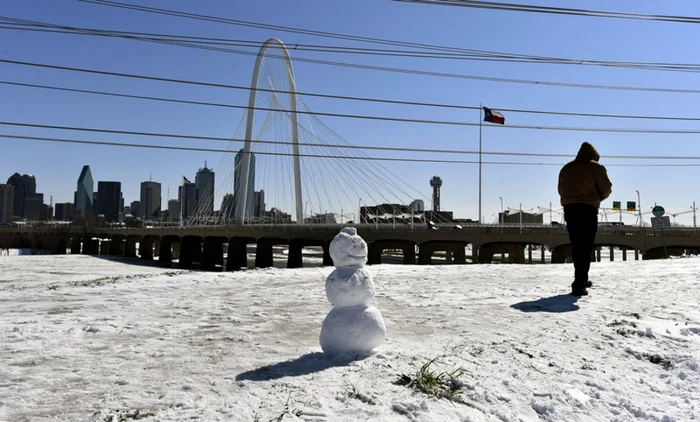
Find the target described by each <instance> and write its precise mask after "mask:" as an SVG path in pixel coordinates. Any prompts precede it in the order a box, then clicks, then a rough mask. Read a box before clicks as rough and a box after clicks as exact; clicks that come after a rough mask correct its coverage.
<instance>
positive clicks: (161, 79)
mask: <svg viewBox="0 0 700 422" xmlns="http://www.w3.org/2000/svg"><path fill="white" fill-rule="evenodd" d="M0 63H7V64H14V65H21V66H32V67H40V68H48V69H55V70H64V71H71V72H82V73H91V74H98V75H105V76H116V77H125V78H133V79H142V80H150V81H158V82H168V83H178V84H187V85H199V86H207V87H215V88H227V89H236V90H246V91H250V90H252V89H253V88H251V87H247V86H241V85H228V84H220V83H213V82H201V81H191V80H183V79H172V78H164V77H155V76H146V75H137V74H131V73H119V72H109V71H102V70H94V69H84V68H75V67H67V66H57V65H49V64H43V63H31V62H22V61H15V60H3V59H0ZM0 83H2V84H6V85H17V86H26V87H33V88H44V89H53V90H60V91H72V92H82V93H89V94H99V95H114V96H124V97H131V98H142V99H151V100H162V101H174V102H183V103H191V104H198V103H201V104H203V105H215V104H214V103H205V102H197V101H188V100H170V99H162V98H157V97H146V96H138V95H128V94H116V93H105V92H100V91H93V90H81V89H74V88H64V87H55V86H49V85H39V84H24V83H19V82H11V81H2V82H0ZM255 90H256V91H260V92H271V93H282V94H296V95H301V96H309V97H319V98H330V99H340V100H351V101H365V102H375V103H384V104H397V105H411V106H423V107H438V108H452V109H462V110H479V109H480V107H478V106H466V105H456V104H438V103H427V102H415V101H401V100H392V99H381V98H368V97H354V96H345V95H331V94H320V93H313V92H303V91H298V92H293V91H283V90H277V89H266V88H255ZM687 92H689V93H690V92H691V90H688V91H687ZM692 92H693V93H698V94H700V90H692ZM221 106H226V105H221ZM498 110H500V111H506V112H514V113H531V114H551V115H560V116H578V117H600V118H619V119H649V120H673V121H700V118H695V117H671V116H644V115H623V114H601V113H575V112H562V111H548V110H526V109H514V108H500V107H499V108H498ZM509 127H512V126H510V125H509Z"/></svg>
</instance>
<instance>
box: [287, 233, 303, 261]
mask: <svg viewBox="0 0 700 422" xmlns="http://www.w3.org/2000/svg"><path fill="white" fill-rule="evenodd" d="M303 246H304V245H303V244H302V243H301V242H299V241H298V240H294V239H292V241H291V242H289V255H288V256H287V268H301V267H303V266H304V259H303V258H302V254H301V249H302V248H303Z"/></svg>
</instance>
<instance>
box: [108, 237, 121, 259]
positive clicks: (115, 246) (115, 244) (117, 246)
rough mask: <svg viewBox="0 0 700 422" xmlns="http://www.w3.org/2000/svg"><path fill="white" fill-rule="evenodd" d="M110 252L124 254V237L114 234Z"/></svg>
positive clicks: (110, 243) (111, 253) (118, 254)
mask: <svg viewBox="0 0 700 422" xmlns="http://www.w3.org/2000/svg"><path fill="white" fill-rule="evenodd" d="M109 254H110V255H115V256H122V255H124V239H122V238H121V237H120V236H114V237H112V239H111V240H110V242H109Z"/></svg>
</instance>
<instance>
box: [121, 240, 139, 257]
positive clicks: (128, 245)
mask: <svg viewBox="0 0 700 422" xmlns="http://www.w3.org/2000/svg"><path fill="white" fill-rule="evenodd" d="M124 256H125V257H127V258H137V257H138V255H136V239H134V238H131V239H130V238H127V239H126V242H124Z"/></svg>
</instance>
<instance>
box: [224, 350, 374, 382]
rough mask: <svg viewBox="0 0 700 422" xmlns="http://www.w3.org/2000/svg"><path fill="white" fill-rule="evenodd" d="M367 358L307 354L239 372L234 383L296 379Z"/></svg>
mask: <svg viewBox="0 0 700 422" xmlns="http://www.w3.org/2000/svg"><path fill="white" fill-rule="evenodd" d="M369 356H371V353H369V354H361V355H352V356H350V355H339V356H328V355H326V354H325V353H322V352H313V353H307V354H305V355H301V356H299V357H298V358H296V359H293V360H287V361H284V362H278V363H274V364H271V365H266V366H261V367H260V368H257V369H252V370H250V371H245V372H241V373H240V374H238V375H236V381H267V380H274V379H278V378H284V377H298V376H301V375H308V374H312V373H314V372H321V371H324V370H326V369H328V368H333V367H336V366H346V365H348V364H349V363H351V362H354V361H357V360H362V359H365V358H367V357H369Z"/></svg>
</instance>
